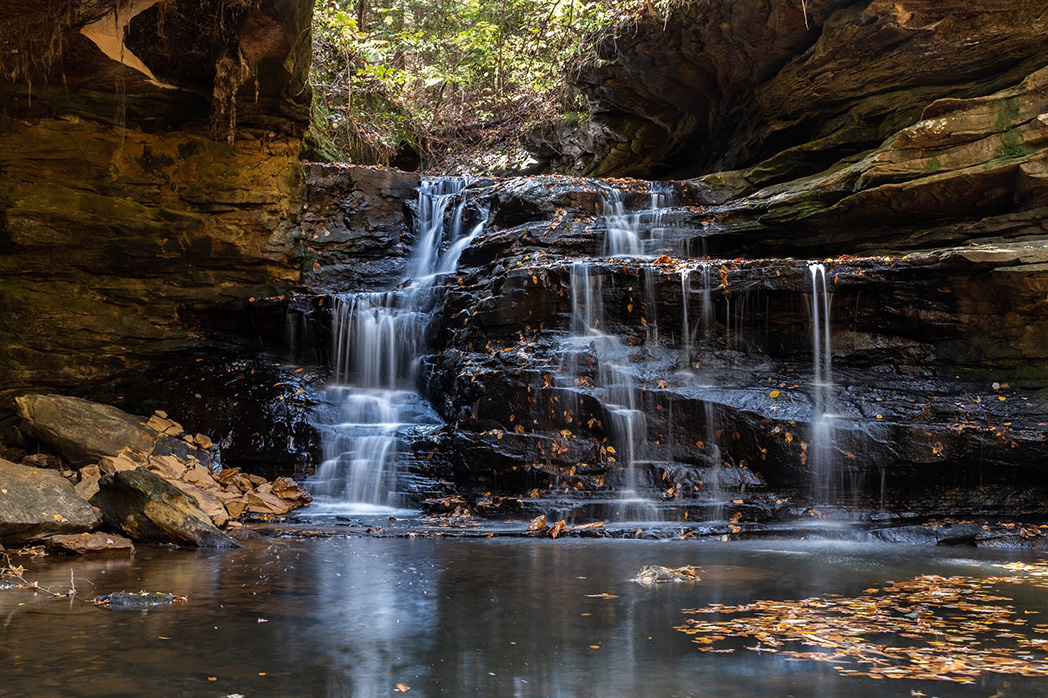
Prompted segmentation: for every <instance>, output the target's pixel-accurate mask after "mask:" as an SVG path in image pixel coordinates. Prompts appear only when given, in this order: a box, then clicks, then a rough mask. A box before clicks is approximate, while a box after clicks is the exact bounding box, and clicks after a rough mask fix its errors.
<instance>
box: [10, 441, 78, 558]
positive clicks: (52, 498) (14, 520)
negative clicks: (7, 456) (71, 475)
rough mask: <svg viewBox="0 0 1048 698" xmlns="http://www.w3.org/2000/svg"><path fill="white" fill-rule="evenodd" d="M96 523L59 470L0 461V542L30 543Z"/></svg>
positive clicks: (72, 531)
mask: <svg viewBox="0 0 1048 698" xmlns="http://www.w3.org/2000/svg"><path fill="white" fill-rule="evenodd" d="M98 523H99V519H98V515H97V514H96V513H95V512H94V511H93V510H92V509H91V506H90V505H89V504H88V503H87V502H85V501H84V500H83V499H81V498H80V497H79V496H77V494H76V492H75V491H74V490H73V485H71V484H70V483H69V481H68V480H67V479H66V478H64V477H62V476H61V475H60V474H59V473H58V472H56V471H54V470H35V469H33V468H28V467H26V466H22V465H15V464H14V463H11V462H9V461H5V460H0V542H3V543H5V544H8V545H11V544H14V545H19V544H24V543H31V542H34V541H38V540H40V539H42V538H45V537H47V536H51V535H55V534H72V533H81V532H83V531H90V530H92V529H94V528H95V527H96V526H97V525H98Z"/></svg>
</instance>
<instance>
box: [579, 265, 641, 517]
mask: <svg viewBox="0 0 1048 698" xmlns="http://www.w3.org/2000/svg"><path fill="white" fill-rule="evenodd" d="M601 291H602V283H601V278H600V274H599V271H598V270H597V269H596V268H594V266H593V264H592V263H590V262H584V261H579V262H575V263H574V264H572V266H571V299H572V316H571V332H572V336H571V337H570V338H569V342H570V344H571V345H572V349H571V359H572V361H574V362H576V366H578V365H579V364H581V363H583V360H582V359H581V356H582V355H587V356H592V357H593V358H595V359H596V362H597V375H596V377H595V381H594V383H595V385H594V387H595V394H596V397H597V398H598V399H599V400H600V401H601V402H602V403H603V404H604V406H605V408H606V409H607V410H608V415H609V417H610V419H611V425H610V426H611V430H610V431H611V434H612V436H613V438H614V441H615V447H614V448H615V449H616V450H615V459H616V460H617V461H618V462H620V463H622V464H623V473H624V481H623V485H622V489H621V492H620V494H621V499H620V500H619V502H618V504H619V508H618V517H619V518H620V519H622V520H629V521H647V520H653V519H654V518H655V516H656V510H655V507H654V505H653V503H652V502H651V500H649V499H647V498H645V497H643V496H642V494H641V490H642V480H643V478H642V473H641V472H640V465H639V463H638V462H637V448H638V446H639V445H640V443H642V442H643V441H644V439H645V435H646V431H647V425H646V420H645V416H644V411H643V410H642V409H641V405H640V389H639V386H638V385H637V382H636V380H635V378H634V377H633V374H632V372H631V371H630V369H629V364H628V361H629V359H628V348H627V347H626V345H624V344H623V343H622V342H621V341H620V340H619V338H618V337H616V336H614V335H612V334H608V333H606V332H604V331H603V330H602V329H601V328H602V326H603V324H604V309H603V300H602V297H601ZM572 373H573V374H575V375H577V374H578V373H579V371H578V368H576V369H575V370H573V371H572Z"/></svg>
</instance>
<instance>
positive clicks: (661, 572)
mask: <svg viewBox="0 0 1048 698" xmlns="http://www.w3.org/2000/svg"><path fill="white" fill-rule="evenodd" d="M630 581H633V582H636V583H637V584H662V583H665V582H678V583H679V582H699V581H702V580H701V578H700V577H699V568H698V567H694V566H693V565H685V566H684V567H676V568H673V567H663V566H662V565H646V566H644V567H642V568H641V570H640V572H639V573H638V574H637V576H636V577H634V578H633V579H632V580H630Z"/></svg>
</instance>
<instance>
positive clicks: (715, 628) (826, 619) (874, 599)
mask: <svg viewBox="0 0 1048 698" xmlns="http://www.w3.org/2000/svg"><path fill="white" fill-rule="evenodd" d="M996 567H999V568H1004V569H1008V570H1011V571H1013V572H1016V573H1017V574H1016V575H1015V576H1010V577H1008V576H996V577H985V578H979V577H968V576H954V577H941V576H937V575H924V576H921V577H917V578H915V579H913V580H910V581H907V582H887V583H885V585H884V586H883V588H871V589H866V590H865V591H864V592H863V595H862V596H857V597H852V598H849V597H843V596H837V595H825V596H819V597H813V598H808V599H802V600H799V601H755V602H753V603H750V604H745V605H741V606H726V605H722V604H713V605H710V606H706V607H704V608H699V609H693V610H686V611H685V613H688V614H692V615H713V614H718V615H723V616H735V617H734V618H730V619H728V620H715V621H706V620H699V619H689V620H688V621H687V622H686V623H685V624H684V625H681V626H679V627H678V628H677V630H679V631H680V632H683V633H686V634H688V635H692V636H693V638H694V639H693V641H694V642H695V643H696V644H698V645H699V646H700V648H699V649H700V650H701V651H703V652H720V651H734V649H736V647H738V644H737V643H738V640H739V639H740V638H749V639H755V640H756V641H757V643H756V644H755V645H751V646H746V647H745V649H748V650H751V651H758V652H774V653H777V654H779V656H781V657H783V658H785V659H787V660H791V661H815V662H830V663H832V664H833V665H834V667H833V668H834V669H836V670H837V671H838V672H840V673H841V674H843V675H845V676H865V677H869V678H874V679H917V680H929V681H953V682H957V683H965V684H971V683H975V678H976V677H978V676H982V675H985V674H991V673H993V674H1018V675H1022V676H1029V677H1048V638H1041V637H1035V635H1048V623H1044V624H1037V625H1034V626H1032V627H1031V626H1030V624H1029V623H1028V621H1027V620H1026V619H1024V618H1023V617H1022V616H1023V615H1029V614H1030V613H1033V614H1036V613H1037V611H1033V612H1029V611H1027V612H1024V613H1022V614H1020V613H1019V612H1017V611H1016V609H1015V607H1014V606H1012V605H1011V604H1010V603H1009V602H1010V601H1011V600H1012V599H1010V598H1009V597H1007V596H1002V595H999V594H998V593H996V589H999V588H1000V587H1003V586H1005V585H1008V584H1012V585H1029V586H1034V587H1038V588H1042V589H1048V561H1043V562H1038V563H1022V562H1015V563H1009V564H1006V565H996ZM722 644H732V645H736V647H728V648H724V647H720V645H722Z"/></svg>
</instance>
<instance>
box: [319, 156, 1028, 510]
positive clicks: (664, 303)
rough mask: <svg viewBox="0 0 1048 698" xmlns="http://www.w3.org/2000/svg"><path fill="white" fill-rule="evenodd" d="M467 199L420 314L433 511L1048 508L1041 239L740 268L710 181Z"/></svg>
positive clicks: (801, 247) (533, 190)
mask: <svg viewBox="0 0 1048 698" xmlns="http://www.w3.org/2000/svg"><path fill="white" fill-rule="evenodd" d="M322 172H323V171H322V170H319V169H318V170H317V171H316V173H315V174H316V175H318V176H319V175H320V174H321V173H322ZM331 176H332V177H334V178H335V179H339V178H343V177H345V176H346V173H345V172H344V171H334V172H332V174H331ZM356 176H357V177H362V178H363V177H367V176H368V175H367V172H366V171H361V172H360V173H359V174H358V175H356ZM328 187H329V183H326V182H325V183H323V186H322V187H320V189H321V190H327V188H328ZM454 201H455V202H460V203H461V205H458V204H457V203H456V204H455V205H450V204H449V205H448V206H447V209H446V211H445V227H446V229H448V230H450V229H452V228H453V226H454V225H456V224H457V225H458V228H459V229H461V230H465V229H470V228H471V227H473V226H474V225H476V224H477V223H479V222H481V221H483V222H484V223H483V228H482V231H481V232H480V233H479V234H477V236H476V237H475V238H473V239H472V241H471V242H470V244H469V245H468V246H466V247H465V249H464V250H463V251H462V254H461V257H460V258H459V260H458V264H457V269H456V270H455V271H454V272H448V273H445V274H443V275H442V276H441V277H440V279H439V280H438V282H437V301H436V303H435V305H433V306H432V309H431V310H425V308H423V309H422V310H424V311H425V312H430V313H431V315H430V316H429V320H428V323H427V327H428V328H429V334H428V342H429V343H428V345H427V347H426V348H425V350H424V355H423V356H422V358H421V364H422V365H423V367H424V370H423V371H422V374H421V377H420V386H421V389H422V392H423V394H424V395H425V396H426V397H427V398H428V399H429V400H430V401H431V402H432V404H433V406H434V408H435V409H436V410H437V412H438V413H439V414H440V416H441V417H442V418H443V420H444V422H445V426H444V427H443V428H442V429H439V430H437V431H436V432H434V433H433V434H432V436H430V437H427V439H426V440H424V441H422V442H418V441H416V442H413V443H411V444H408V445H406V446H405V450H404V453H402V455H401V460H402V461H403V462H404V464H405V466H406V469H405V477H406V478H408V480H406V481H411V476H414V477H415V478H419V477H421V478H422V479H423V480H426V481H428V483H429V484H428V485H424V486H421V487H419V486H418V480H417V479H416V480H414V481H411V482H413V483H414V484H412V485H411V488H413V490H414V492H415V493H416V496H417V497H425V496H427V494H428V495H430V496H433V495H438V496H435V497H434V499H433V500H432V501H430V502H429V503H428V504H427V506H430V507H432V508H433V509H434V510H435V511H452V510H454V509H455V508H456V507H464V506H466V505H470V506H472V508H473V511H474V512H476V513H489V514H494V515H498V514H516V515H520V514H527V515H533V514H537V513H547V514H551V513H552V514H554V515H557V516H572V515H574V516H575V517H577V518H578V519H580V520H584V519H586V518H591V517H596V518H614V517H617V518H620V519H621V518H629V517H635V518H636V517H640V516H648V515H650V516H654V517H657V518H679V519H681V520H684V519H685V518H688V519H690V520H703V519H710V518H721V517H723V518H725V519H726V518H729V517H735V516H736V515H738V517H737V518H736V520H740V521H750V522H752V521H754V520H760V521H768V520H774V519H778V518H782V517H789V516H792V515H795V514H797V513H799V512H802V511H803V510H804V508H805V507H807V506H810V505H811V504H812V503H815V505H816V506H817V507H819V508H821V509H823V510H826V509H827V508H829V509H832V507H833V505H835V504H839V503H847V504H851V505H860V506H862V507H869V508H871V509H875V510H878V509H879V510H885V511H894V512H896V513H897V514H900V515H903V516H905V515H912V513H913V512H919V513H922V514H934V515H955V514H956V515H970V514H972V513H974V512H979V513H982V514H985V515H992V514H995V513H998V512H1002V511H1006V510H1009V509H1012V510H1017V511H1023V512H1025V513H1030V514H1043V513H1044V512H1045V509H1044V507H1043V505H1042V504H1041V502H1042V501H1043V498H1042V494H1043V493H1044V492H1045V487H1046V486H1048V478H1046V476H1045V475H1046V473H1045V472H1044V471H1043V467H1042V463H1043V456H1044V455H1045V452H1046V441H1045V438H1046V435H1048V428H1046V427H1045V426H1044V423H1045V421H1046V419H1048V404H1046V403H1045V401H1044V396H1043V392H1042V390H1043V386H1044V384H1045V379H1046V376H1045V370H1044V367H1045V366H1046V365H1048V362H1046V358H1048V357H1046V356H1045V353H1044V346H1045V344H1044V342H1043V336H1044V330H1043V328H1044V323H1045V321H1046V320H1048V310H1046V308H1045V307H1044V303H1043V299H1044V297H1045V295H1046V294H1048V275H1046V274H1045V272H1044V265H1045V262H1046V261H1048V246H1046V245H1045V244H1044V243H1042V242H1039V241H1036V240H1032V239H1015V240H1011V241H1000V240H998V241H994V242H989V241H977V240H972V244H971V245H968V244H964V245H962V246H957V247H949V248H946V247H943V248H939V249H935V250H922V249H920V248H921V246H922V242H921V241H920V240H912V241H911V240H907V239H906V238H905V232H904V230H905V229H904V228H901V227H900V232H898V233H897V234H896V235H895V236H894V237H891V238H890V242H891V245H893V246H896V247H897V250H896V251H894V252H892V251H890V250H889V249H888V248H887V247H882V248H879V249H876V252H877V254H876V255H873V254H867V255H865V256H858V255H857V256H838V257H834V258H832V259H824V258H823V257H822V256H821V255H820V256H814V255H812V256H811V257H809V256H808V254H810V252H811V251H812V250H818V249H820V248H819V247H818V246H819V245H826V244H832V243H833V238H832V237H830V236H826V237H821V238H820V236H819V234H818V233H814V232H812V233H808V234H804V235H799V236H798V237H797V238H796V240H794V241H792V242H791V241H789V240H786V239H782V240H775V239H770V240H769V242H768V245H769V250H771V251H774V252H777V253H779V254H782V255H783V256H782V257H780V258H770V257H759V256H757V255H752V256H738V255H737V254H732V251H733V246H737V245H738V243H739V241H743V242H746V243H747V244H752V245H753V247H754V249H757V248H758V245H759V243H758V242H757V240H758V239H759V237H760V234H761V233H760V232H759V231H757V232H755V230H756V228H757V225H758V223H753V224H749V225H744V224H736V223H734V222H733V221H731V220H728V219H727V218H726V217H725V218H722V216H725V208H724V206H723V205H718V204H714V203H711V202H710V201H711V196H710V187H709V185H708V184H706V183H703V182H676V183H645V182H616V183H610V184H609V183H606V182H600V181H596V180H582V179H570V178H563V177H536V178H527V179H505V180H502V179H479V180H475V181H473V182H472V183H469V184H468V185H466V186H465V188H464V189H463V190H462V192H461V194H459V195H456V196H455V197H454ZM744 213H745V211H744V210H743V209H739V210H738V211H737V212H736V214H735V215H738V216H739V217H740V218H741V217H742V216H743V215H744ZM334 217H335V218H337V219H341V214H337V213H336V214H334ZM402 225H406V223H405V224H402ZM885 230H886V231H887V230H888V229H887V228H885ZM362 232H363V231H362ZM850 234H851V232H850V231H849V230H847V229H845V231H844V232H842V233H841V235H842V236H847V235H850ZM384 235H386V233H382V234H377V233H376V234H375V237H374V242H375V243H376V244H378V243H379V242H380V241H381V240H382V239H383V237H382V236H384ZM842 239H846V238H842ZM750 240H752V242H749V241H750ZM616 241H617V242H616ZM356 244H358V245H361V244H363V243H362V242H361V241H358V242H357V243H356ZM809 244H810V245H812V247H811V248H808V247H807V245H809ZM866 245H867V247H866V249H867V250H869V251H872V250H873V245H874V241H873V240H867V241H866ZM899 248H901V249H899ZM729 254H731V256H730V257H729V256H728V255H729ZM789 255H796V256H789ZM812 257H814V258H812ZM806 258H807V259H806ZM331 259H332V264H337V260H335V259H334V258H331ZM324 260H325V258H324V257H318V264H321V265H322V263H323V262H324ZM809 260H810V261H809ZM387 262H388V264H389V265H390V266H392V267H396V268H402V267H403V256H402V253H400V254H394V255H393V256H392V257H391V258H389V259H388V260H387ZM375 282H376V285H374V286H365V287H364V288H361V287H355V288H354V289H353V290H352V291H350V294H353V293H358V294H367V293H368V292H370V291H372V290H380V289H383V288H389V286H388V284H387V285H383V283H384V282H383V280H382V279H381V278H380V277H375ZM353 297H354V296H353V295H350V296H346V297H344V300H343V304H346V303H348V302H349V301H348V300H347V299H349V298H353ZM332 304H333V299H330V298H321V299H319V301H317V300H314V301H313V303H312V306H311V310H310V311H309V312H308V313H307V316H308V317H311V318H313V319H314V321H315V322H314V335H313V336H314V339H315V341H317V342H318V343H319V344H320V345H321V346H323V345H324V344H325V343H327V342H331V344H330V346H333V345H334V344H335V343H337V342H338V341H342V342H345V341H346V338H345V337H343V338H342V339H341V340H339V339H338V338H337V337H336V338H330V335H329V334H328V333H329V332H330V330H331V328H330V327H328V326H327V322H328V321H326V320H325V317H326V315H325V312H324V307H325V306H327V307H330V306H331V305H332ZM335 331H336V332H337V331H338V328H337V327H336V328H335ZM358 339H359V336H358ZM815 352H821V353H822V355H823V356H824V357H826V358H824V362H828V363H821V364H819V365H818V366H817V365H816V363H815V356H814V354H815ZM448 493H454V494H458V495H460V496H462V497H463V499H462V500H455V499H453V498H452V499H447V498H446V496H445V495H447V494H448ZM632 499H636V500H639V501H640V502H641V504H637V503H632V504H631V503H624V502H628V501H630V500H632ZM631 507H633V509H631ZM637 507H640V508H637ZM907 511H909V512H910V514H906V512H907Z"/></svg>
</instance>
